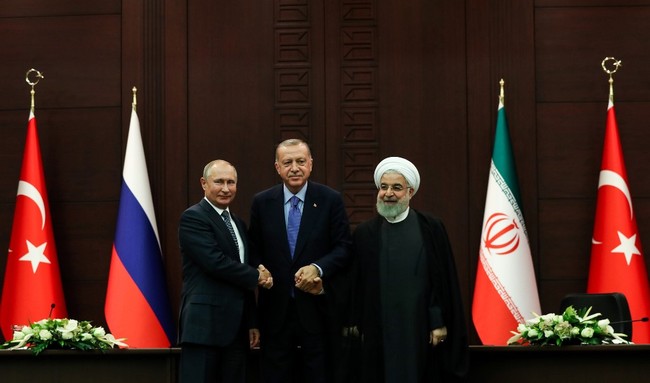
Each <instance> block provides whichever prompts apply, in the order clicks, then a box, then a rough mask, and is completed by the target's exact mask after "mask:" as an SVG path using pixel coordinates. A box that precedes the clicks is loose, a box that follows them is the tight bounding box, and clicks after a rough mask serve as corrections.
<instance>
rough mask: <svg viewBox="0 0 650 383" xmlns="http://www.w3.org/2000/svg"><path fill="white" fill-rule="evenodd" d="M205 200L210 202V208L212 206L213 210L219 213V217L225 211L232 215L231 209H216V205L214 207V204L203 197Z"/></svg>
mask: <svg viewBox="0 0 650 383" xmlns="http://www.w3.org/2000/svg"><path fill="white" fill-rule="evenodd" d="M203 199H204V200H206V201H208V203H209V204H210V206H212V208H213V209H214V210H216V211H217V213H219V215H221V214H222V213H223V212H224V210H225V211H227V212H228V214H230V209H229V208H228V207H226V208H225V209H220V208H218V207H216V206H215V205H213V204H212V202H210V200H209V199H207V198H206V197H203ZM230 215H232V214H230Z"/></svg>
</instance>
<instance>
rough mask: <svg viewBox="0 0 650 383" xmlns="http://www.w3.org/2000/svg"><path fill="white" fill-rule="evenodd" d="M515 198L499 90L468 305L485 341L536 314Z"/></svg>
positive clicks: (505, 335) (502, 337)
mask: <svg viewBox="0 0 650 383" xmlns="http://www.w3.org/2000/svg"><path fill="white" fill-rule="evenodd" d="M520 201H521V200H520V197H519V186H518V181H517V173H516V169H515V162H514V157H513V154H512V147H511V144H510V136H509V133H508V125H507V121H506V114H505V109H504V105H503V88H502V96H501V97H500V99H499V109H498V113H497V124H496V132H495V136H494V148H493V152H492V162H491V165H490V176H489V179H488V188H487V197H486V200H485V211H484V215H483V230H482V233H481V244H480V249H479V262H478V267H477V271H476V284H475V286H474V300H473V304H472V319H473V322H474V327H475V328H476V331H477V333H478V335H479V338H480V339H481V342H482V343H483V344H486V345H488V344H489V345H505V344H506V343H507V341H508V339H509V338H510V337H511V336H512V334H511V333H510V331H514V330H516V328H517V324H518V323H523V322H524V321H525V320H526V319H530V318H531V317H533V316H534V315H533V313H537V314H541V312H540V305H539V296H538V294H537V284H536V282H535V272H534V269H533V263H532V258H531V253H530V246H529V243H528V234H527V232H526V226H525V224H524V217H523V213H522V211H521V202H520Z"/></svg>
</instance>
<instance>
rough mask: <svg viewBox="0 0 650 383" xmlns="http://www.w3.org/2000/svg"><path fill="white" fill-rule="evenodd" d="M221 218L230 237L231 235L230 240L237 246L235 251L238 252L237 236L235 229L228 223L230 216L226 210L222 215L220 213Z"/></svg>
mask: <svg viewBox="0 0 650 383" xmlns="http://www.w3.org/2000/svg"><path fill="white" fill-rule="evenodd" d="M221 218H223V222H224V223H225V224H226V227H227V228H228V231H229V232H230V235H232V240H233V241H235V246H237V251H239V243H237V235H236V234H235V229H233V228H232V223H230V214H228V210H224V211H223V213H221Z"/></svg>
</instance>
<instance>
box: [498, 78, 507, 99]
mask: <svg viewBox="0 0 650 383" xmlns="http://www.w3.org/2000/svg"><path fill="white" fill-rule="evenodd" d="M505 84H506V82H505V81H503V79H501V80H500V81H499V85H500V86H501V90H500V91H499V104H501V105H505V98H506V97H505V92H504V91H503V86H504V85H505Z"/></svg>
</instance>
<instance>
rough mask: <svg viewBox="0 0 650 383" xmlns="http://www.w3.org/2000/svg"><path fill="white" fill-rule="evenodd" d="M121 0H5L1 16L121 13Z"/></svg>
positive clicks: (0, 10) (0, 11)
mask: <svg viewBox="0 0 650 383" xmlns="http://www.w3.org/2000/svg"><path fill="white" fill-rule="evenodd" d="M120 2H121V0H104V1H77V0H3V1H2V8H1V9H0V17H36V16H62V15H66V16H72V15H90V14H119V13H120V5H121V4H120Z"/></svg>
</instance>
